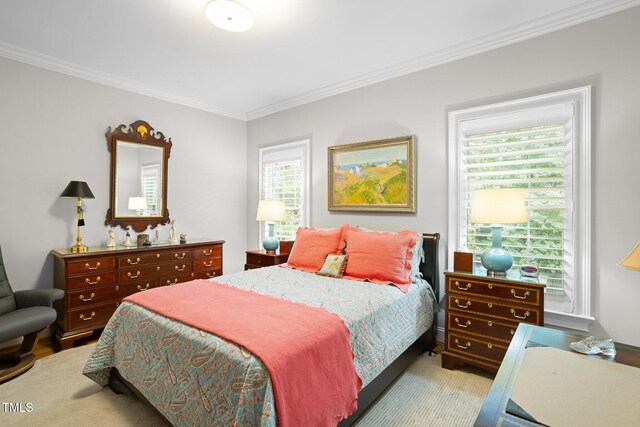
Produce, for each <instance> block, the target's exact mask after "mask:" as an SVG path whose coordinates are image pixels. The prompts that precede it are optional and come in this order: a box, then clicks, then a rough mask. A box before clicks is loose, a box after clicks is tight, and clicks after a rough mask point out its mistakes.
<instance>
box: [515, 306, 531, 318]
mask: <svg viewBox="0 0 640 427" xmlns="http://www.w3.org/2000/svg"><path fill="white" fill-rule="evenodd" d="M511 314H513V317H515V318H516V319H523V320H524V319H526V318H527V317H529V316H531V313H529V311H525V312H524V316H518V315H517V314H516V309H515V308H512V309H511Z"/></svg>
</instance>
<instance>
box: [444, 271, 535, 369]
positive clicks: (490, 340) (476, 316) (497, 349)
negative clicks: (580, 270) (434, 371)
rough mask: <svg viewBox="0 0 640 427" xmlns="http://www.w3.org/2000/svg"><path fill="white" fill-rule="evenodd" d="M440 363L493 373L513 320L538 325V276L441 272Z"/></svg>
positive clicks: (514, 326)
mask: <svg viewBox="0 0 640 427" xmlns="http://www.w3.org/2000/svg"><path fill="white" fill-rule="evenodd" d="M444 274H445V277H446V283H447V287H446V300H447V303H446V309H445V349H444V351H443V352H442V367H443V368H447V369H453V368H454V367H455V366H456V365H463V364H469V365H474V366H477V367H480V368H483V369H486V370H488V371H491V372H497V370H498V368H499V367H500V363H501V362H502V359H503V358H504V355H505V353H506V352H507V348H508V347H509V343H510V342H511V339H512V338H513V335H514V334H515V331H516V329H517V327H518V324H519V323H530V324H532V325H538V326H543V325H544V288H545V285H544V283H542V280H540V281H538V279H528V278H521V277H520V275H519V274H518V273H515V274H511V275H508V276H507V277H504V278H498V277H487V276H485V275H480V274H471V273H461V272H445V273H444Z"/></svg>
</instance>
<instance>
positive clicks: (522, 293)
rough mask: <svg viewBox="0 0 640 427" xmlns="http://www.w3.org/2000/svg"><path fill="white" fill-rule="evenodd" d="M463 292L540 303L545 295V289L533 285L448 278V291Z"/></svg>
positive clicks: (520, 302)
mask: <svg viewBox="0 0 640 427" xmlns="http://www.w3.org/2000/svg"><path fill="white" fill-rule="evenodd" d="M454 292H455V293H463V294H468V295H480V296H483V297H491V298H500V299H504V300H507V301H514V302H516V303H518V304H532V305H536V306H537V305H539V304H540V299H541V298H543V297H544V290H543V289H540V288H534V287H532V286H526V285H524V286H518V285H513V284H509V283H504V284H502V283H496V281H490V280H482V279H475V278H473V279H468V278H465V279H462V278H458V277H448V278H447V293H454Z"/></svg>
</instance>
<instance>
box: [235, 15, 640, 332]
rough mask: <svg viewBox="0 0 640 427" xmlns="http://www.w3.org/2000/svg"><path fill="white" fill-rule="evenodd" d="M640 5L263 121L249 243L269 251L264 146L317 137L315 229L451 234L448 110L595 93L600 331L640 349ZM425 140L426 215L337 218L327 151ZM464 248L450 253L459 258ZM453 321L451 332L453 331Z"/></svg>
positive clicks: (421, 180) (421, 181)
mask: <svg viewBox="0 0 640 427" xmlns="http://www.w3.org/2000/svg"><path fill="white" fill-rule="evenodd" d="M639 22H640V8H637V7H636V8H633V9H629V10H627V11H624V12H621V13H618V14H615V15H611V16H609V17H606V18H602V19H599V20H596V21H592V22H589V23H585V24H582V25H579V26H576V27H573V28H569V29H566V30H563V31H559V32H556V33H552V34H549V35H545V36H542V37H538V38H535V39H532V40H529V41H525V42H521V43H518V44H515V45H512V46H508V47H505V48H501V49H498V50H494V51H490V52H487V53H483V54H479V55H476V56H473V57H470V58H467V59H463V60H459V61H456V62H453V63H450V64H446V65H443V66H439V67H435V68H432V69H428V70H425V71H421V72H418V73H414V74H411V75H407V76H404V77H400V78H396V79H393V80H389V81H386V82H383V83H379V84H376V85H373V86H369V87H366V88H362V89H359V90H355V91H352V92H348V93H345V94H342V95H337V96H334V97H331V98H327V99H324V100H320V101H316V102H313V103H310V104H307V105H303V106H301V107H297V108H293V109H290V110H287V111H283V112H280V113H276V114H273V115H271V116H267V117H264V118H260V119H256V120H252V121H251V122H249V125H248V133H247V135H248V157H247V171H248V180H247V195H248V212H249V215H248V216H247V246H249V247H257V244H258V227H257V223H256V222H255V221H254V219H253V213H254V212H255V211H256V207H257V202H258V148H259V147H261V146H266V145H269V144H273V143H276V142H282V141H288V140H295V139H299V138H301V137H310V138H311V147H312V148H311V149H312V195H311V197H312V206H311V223H312V225H315V226H333V225H339V224H343V223H351V224H357V225H363V226H367V227H372V228H379V229H405V228H411V229H416V230H421V231H429V232H440V233H442V234H443V237H444V240H445V242H444V243H445V244H446V237H447V236H446V235H447V203H448V194H447V156H446V148H447V145H446V142H447V134H446V131H447V128H446V113H447V111H451V110H455V109H459V108H464V107H470V106H476V105H482V104H486V103H492V102H497V101H503V100H508V99H514V98H519V97H524V96H530V95H536V94H541V93H546V92H550V91H554V90H560V89H567V88H572V87H577V86H581V85H585V84H591V85H593V95H594V104H593V105H594V108H593V119H594V125H593V129H594V132H593V177H594V181H593V189H594V191H593V231H592V240H593V251H592V255H591V261H592V263H593V276H592V280H593V289H594V290H593V294H592V297H593V299H594V300H595V302H594V309H595V316H596V318H597V320H598V322H599V324H597V325H595V331H596V333H599V334H609V335H610V336H612V337H613V338H614V339H616V340H618V341H621V342H626V343H631V344H634V345H640V328H638V327H637V322H636V321H634V320H633V319H634V317H633V316H634V315H635V312H636V311H637V301H640V286H639V285H640V274H638V273H637V272H633V271H629V270H623V269H620V268H618V267H617V266H616V263H617V262H618V261H619V260H620V259H622V258H623V256H624V255H625V254H626V253H627V252H628V251H630V250H631V249H632V248H633V247H634V246H635V244H636V243H637V242H638V240H640V215H638V212H640V195H639V193H638V190H637V187H638V183H639V182H640V178H639V176H640V175H639V174H638V161H639V160H640V141H638V140H637V135H638V134H639V133H640V128H639V127H638V123H640V121H639V119H638V115H639V114H640V91H639V83H638V82H639V77H638V76H640V49H639V48H638V40H640V25H638V23H639ZM407 134H415V135H416V136H417V164H418V167H417V169H418V171H417V173H418V175H417V187H418V191H417V202H418V210H417V214H415V215H381V214H377V215H376V214H369V215H363V214H345V213H330V212H328V210H327V189H326V188H327V147H328V146H331V145H336V144H342V143H350V142H356V141H363V140H371V139H380V138H386V137H393V136H401V135H407ZM450 250H452V248H447V251H450ZM441 324H442V323H441Z"/></svg>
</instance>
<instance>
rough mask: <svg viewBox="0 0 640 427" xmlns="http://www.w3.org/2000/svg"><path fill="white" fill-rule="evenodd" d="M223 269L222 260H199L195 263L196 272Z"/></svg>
mask: <svg viewBox="0 0 640 427" xmlns="http://www.w3.org/2000/svg"><path fill="white" fill-rule="evenodd" d="M220 267H222V258H213V259H199V260H195V261H194V262H193V270H194V271H202V270H210V269H215V268H220Z"/></svg>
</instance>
